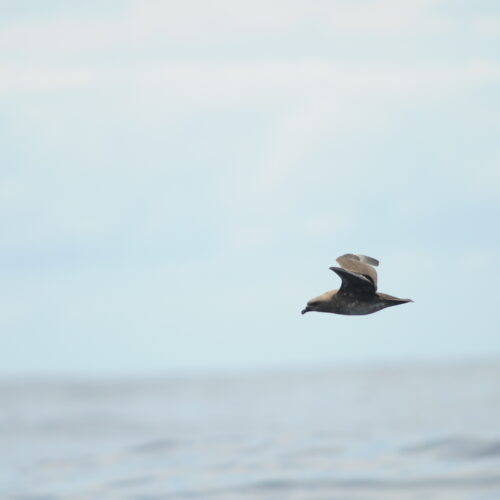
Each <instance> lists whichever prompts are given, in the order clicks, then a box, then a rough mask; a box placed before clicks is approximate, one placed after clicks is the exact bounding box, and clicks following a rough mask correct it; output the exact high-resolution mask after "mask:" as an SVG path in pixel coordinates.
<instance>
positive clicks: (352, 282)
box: [330, 267, 376, 297]
mask: <svg viewBox="0 0 500 500" xmlns="http://www.w3.org/2000/svg"><path fill="white" fill-rule="evenodd" d="M330 269H331V270H332V271H333V272H335V273H337V274H338V275H339V276H340V278H341V280H342V285H341V286H340V288H339V291H338V292H337V293H338V294H340V295H351V296H352V295H354V296H358V297H366V296H371V295H373V294H374V293H375V291H376V288H375V285H374V284H373V281H372V280H370V279H369V278H367V277H366V276H363V275H362V274H357V273H351V271H347V270H346V269H342V268H341V267H330Z"/></svg>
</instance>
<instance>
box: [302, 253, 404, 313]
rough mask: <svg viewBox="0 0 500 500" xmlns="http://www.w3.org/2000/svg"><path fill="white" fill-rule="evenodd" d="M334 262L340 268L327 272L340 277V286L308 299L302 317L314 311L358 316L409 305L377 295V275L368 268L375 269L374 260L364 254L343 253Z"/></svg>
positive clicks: (382, 294)
mask: <svg viewBox="0 0 500 500" xmlns="http://www.w3.org/2000/svg"><path fill="white" fill-rule="evenodd" d="M337 262H338V263H339V264H340V265H341V266H342V267H331V268H330V269H331V270H332V271H334V272H335V273H337V274H338V275H339V276H340V278H341V279H342V286H341V287H340V288H339V289H338V290H331V291H329V292H325V293H323V294H322V295H320V296H319V297H315V298H314V299H311V300H310V301H309V302H308V303H307V306H306V307H305V309H303V310H302V314H304V313H306V312H309V311H317V312H328V313H333V314H345V315H349V316H358V315H364V314H372V313H374V312H377V311H380V310H381V309H385V308H386V307H391V306H397V305H399V304H405V303H407V302H413V301H412V300H411V299H399V298H397V297H393V296H392V295H387V294H385V293H380V292H377V272H376V271H375V269H374V268H373V267H372V266H378V261H377V260H376V259H373V258H372V257H367V256H365V255H354V254H345V255H342V256H341V257H339V258H338V259H337Z"/></svg>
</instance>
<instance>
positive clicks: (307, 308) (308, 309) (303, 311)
mask: <svg viewBox="0 0 500 500" xmlns="http://www.w3.org/2000/svg"><path fill="white" fill-rule="evenodd" d="M309 311H311V309H310V308H309V307H306V308H305V309H302V311H300V314H305V313H306V312H309Z"/></svg>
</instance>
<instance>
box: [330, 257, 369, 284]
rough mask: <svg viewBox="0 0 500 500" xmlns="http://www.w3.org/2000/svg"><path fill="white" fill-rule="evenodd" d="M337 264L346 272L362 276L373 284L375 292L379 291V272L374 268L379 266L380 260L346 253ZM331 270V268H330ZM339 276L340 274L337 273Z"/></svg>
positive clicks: (339, 258) (338, 259)
mask: <svg viewBox="0 0 500 500" xmlns="http://www.w3.org/2000/svg"><path fill="white" fill-rule="evenodd" d="M337 262H338V263H339V264H340V265H341V267H343V268H344V269H345V270H347V271H350V272H351V273H355V274H358V275H361V276H363V277H365V278H367V279H368V280H370V281H371V282H372V284H373V288H374V292H375V291H376V290H377V271H375V269H374V268H373V267H372V266H378V260H377V259H374V258H373V257H368V256H366V255H354V254H352V253H346V254H344V255H341V256H340V257H338V258H337ZM330 269H331V268H330ZM337 274H338V273H337Z"/></svg>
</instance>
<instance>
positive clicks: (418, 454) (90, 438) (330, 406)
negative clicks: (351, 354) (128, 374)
mask: <svg viewBox="0 0 500 500" xmlns="http://www.w3.org/2000/svg"><path fill="white" fill-rule="evenodd" d="M0 397H1V410H0V445H1V446H0V448H1V449H0V498H2V499H16V500H21V499H22V500H28V499H29V500H55V499H75V500H77V499H78V500H80V499H81V500H84V499H131V500H132V499H133V500H150V499H151V500H152V499H158V500H160V499H176V498H179V499H181V498H193V499H217V500H218V499H220V500H226V499H227V500H229V499H231V500H238V499H246V500H248V499H263V500H271V499H273V500H274V499H301V500H315V499H329V500H330V499H334V500H336V499H340V500H371V499H374V500H375V499H377V500H393V499H394V500H395V499H398V500H403V499H415V500H417V499H419V500H424V499H425V500H427V499H439V500H446V499H483V500H498V499H500V361H499V362H494V361H488V362H471V363H460V364H437V363H436V364H427V365H413V366H399V367H396V366H389V367H379V368H350V369H349V368H343V369H340V368H337V369H336V368H328V369H326V368H325V369H317V370H313V369H302V370H296V371H292V370H284V371H282V372H276V371H274V372H265V373H253V374H237V375H205V376H202V375H197V376H194V375H193V376H183V377H182V376H178V377H165V378H161V377H159V378H154V379H130V380H87V381H81V380H80V381H75V380H52V381H51V380H38V381H37V380H4V381H2V382H0Z"/></svg>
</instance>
